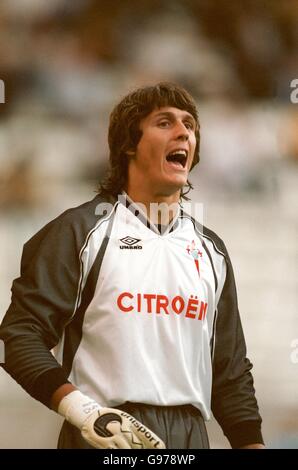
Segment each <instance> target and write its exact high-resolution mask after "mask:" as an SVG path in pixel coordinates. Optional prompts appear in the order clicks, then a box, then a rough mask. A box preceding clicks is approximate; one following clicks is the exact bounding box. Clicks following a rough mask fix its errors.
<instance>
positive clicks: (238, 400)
mask: <svg viewBox="0 0 298 470" xmlns="http://www.w3.org/2000/svg"><path fill="white" fill-rule="evenodd" d="M224 248H225V247H224ZM225 255H226V263H227V273H226V279H225V283H224V286H223V290H222V293H221V296H220V299H219V303H218V312H217V321H216V329H215V345H214V356H213V386H212V397H211V407H212V412H213V414H214V416H215V418H216V420H217V421H218V423H219V424H220V426H221V427H222V429H223V432H224V434H225V435H226V436H227V438H228V439H229V441H230V443H231V446H232V447H233V448H237V447H241V446H244V445H247V444H252V443H263V438H262V434H261V421H262V420H261V417H260V415H259V412H258V405H257V401H256V398H255V390H254V386H253V378H252V375H251V372H250V370H251V368H252V364H251V362H250V361H249V360H248V359H247V357H246V345H245V339H244V335H243V330H242V326H241V320H240V316H239V311H238V302H237V293H236V287H235V280H234V274H233V268H232V264H231V261H230V259H229V256H228V253H227V251H226V249H225Z"/></svg>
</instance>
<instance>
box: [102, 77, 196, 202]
mask: <svg viewBox="0 0 298 470" xmlns="http://www.w3.org/2000/svg"><path fill="white" fill-rule="evenodd" d="M165 106H172V107H175V108H178V109H182V110H185V111H187V112H189V113H190V114H191V115H192V116H193V117H194V118H195V121H196V131H195V135H196V140H197V144H196V148H195V154H194V160H193V163H192V167H191V169H192V168H193V167H194V165H196V164H197V163H199V160H200V155H199V149H200V125H199V118H198V111H197V107H196V104H195V101H194V99H193V98H192V96H191V95H190V94H189V93H188V92H187V91H186V90H185V89H184V88H182V87H181V86H179V85H177V84H175V83H170V82H161V83H158V84H157V85H154V86H146V87H142V88H138V89H136V90H135V91H133V92H131V93H129V94H128V95H127V96H125V97H124V98H123V99H122V100H121V101H120V103H118V104H117V105H116V106H115V108H114V109H113V111H112V113H111V115H110V125H109V135H108V142H109V148H110V169H109V172H108V174H107V176H106V177H105V178H104V179H103V180H102V181H101V183H100V185H99V190H98V192H99V193H101V194H106V195H112V196H114V197H116V198H117V196H118V194H120V193H121V192H122V191H123V189H124V188H125V187H126V184H127V179H128V162H129V158H128V155H127V152H128V151H135V149H136V147H137V145H138V143H139V141H140V139H141V136H142V131H141V130H140V122H141V120H142V119H144V118H145V117H146V116H148V114H150V113H151V112H152V111H153V110H154V109H158V108H162V107H165ZM191 189H192V185H191V183H190V182H189V181H187V184H186V186H185V188H184V191H183V190H182V192H181V197H182V198H184V199H188V198H187V197H186V194H187V193H188V192H189V191H190V190H191Z"/></svg>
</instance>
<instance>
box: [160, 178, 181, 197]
mask: <svg viewBox="0 0 298 470" xmlns="http://www.w3.org/2000/svg"><path fill="white" fill-rule="evenodd" d="M186 184H187V181H185V180H181V181H167V182H165V183H163V184H162V185H161V186H160V188H159V191H158V192H159V194H160V195H161V196H173V195H174V194H176V193H180V191H181V190H182V188H183V187H184V186H185V185H186Z"/></svg>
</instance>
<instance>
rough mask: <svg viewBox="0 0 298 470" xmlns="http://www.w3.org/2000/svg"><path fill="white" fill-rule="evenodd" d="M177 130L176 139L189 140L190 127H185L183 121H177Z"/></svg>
mask: <svg viewBox="0 0 298 470" xmlns="http://www.w3.org/2000/svg"><path fill="white" fill-rule="evenodd" d="M175 131H176V139H177V140H183V141H184V140H188V139H189V132H188V129H187V128H186V127H185V125H184V124H183V122H180V121H177V123H176V126H175Z"/></svg>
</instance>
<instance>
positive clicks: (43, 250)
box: [0, 216, 80, 406]
mask: <svg viewBox="0 0 298 470" xmlns="http://www.w3.org/2000/svg"><path fill="white" fill-rule="evenodd" d="M79 276H80V266H79V247H78V243H77V236H76V234H75V231H74V229H73V224H72V223H71V222H70V221H69V220H68V217H67V216H66V217H61V216H60V218H58V219H55V220H54V221H52V222H50V223H49V224H48V225H47V226H46V227H44V228H43V229H42V230H41V231H40V232H38V233H37V234H36V235H35V236H34V237H33V238H32V239H31V240H29V242H27V243H26V244H25V245H24V249H23V255H22V262H21V276H20V277H19V278H18V279H16V280H15V281H14V282H13V286H12V301H11V305H10V307H9V309H8V311H7V313H6V315H5V317H4V319H3V322H2V325H1V327H0V338H1V339H2V340H3V341H4V343H5V363H4V365H3V367H4V369H5V370H6V371H7V372H8V373H9V374H10V375H11V376H12V377H13V378H14V379H15V380H16V381H17V382H18V383H19V384H20V385H21V386H22V387H23V388H24V389H25V390H26V391H27V392H28V393H29V394H30V395H32V396H33V397H34V398H36V399H37V400H39V401H41V402H42V403H44V404H45V405H47V406H49V405H50V398H51V396H52V394H53V392H54V391H55V390H56V389H57V388H58V387H59V386H60V385H62V384H63V383H66V382H67V376H66V374H65V373H64V371H63V369H62V368H61V366H60V365H59V364H58V362H57V361H56V359H55V358H54V356H53V355H52V354H51V352H50V350H51V349H52V348H53V347H54V346H55V345H56V344H57V343H58V341H59V339H60V337H61V335H62V331H63V329H64V326H65V324H66V323H67V321H68V320H69V319H70V318H71V316H72V314H73V312H74V308H75V302H76V297H77V290H78V283H79Z"/></svg>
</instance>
